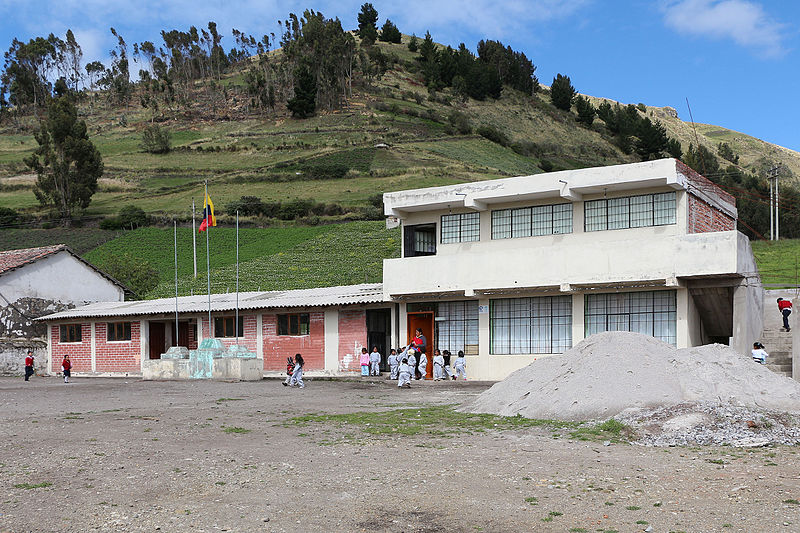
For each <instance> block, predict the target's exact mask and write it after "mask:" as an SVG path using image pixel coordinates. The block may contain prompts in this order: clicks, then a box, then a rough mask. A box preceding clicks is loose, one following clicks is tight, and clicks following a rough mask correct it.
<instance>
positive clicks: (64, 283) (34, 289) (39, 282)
mask: <svg viewBox="0 0 800 533" xmlns="http://www.w3.org/2000/svg"><path fill="white" fill-rule="evenodd" d="M0 292H2V294H3V296H4V297H5V298H6V299H7V300H9V301H10V302H15V301H17V300H19V299H20V298H41V299H43V300H53V301H58V302H63V303H72V304H75V305H85V304H88V303H92V302H110V301H122V300H123V299H124V297H125V291H124V289H123V288H122V287H121V286H120V285H118V284H116V283H114V282H112V281H111V280H109V279H108V278H106V277H105V276H103V275H102V274H100V273H99V272H97V270H95V269H93V268H92V267H90V266H88V265H87V264H86V263H84V262H83V261H81V260H80V259H78V258H76V257H75V256H73V255H72V254H71V253H70V252H68V251H66V250H62V251H60V252H57V253H54V254H51V255H48V256H46V257H43V258H41V259H39V260H37V261H35V262H33V263H30V264H27V265H24V266H22V267H20V268H18V269H16V270H13V271H11V272H8V273H6V274H4V275H2V276H0Z"/></svg>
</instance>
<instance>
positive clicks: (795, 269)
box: [751, 239, 800, 286]
mask: <svg viewBox="0 0 800 533" xmlns="http://www.w3.org/2000/svg"><path fill="white" fill-rule="evenodd" d="M751 246H752V247H753V255H755V257H756V264H757V265H758V272H759V274H760V275H761V282H762V283H767V284H786V285H787V286H789V285H792V286H795V285H800V239H786V240H781V241H753V242H751Z"/></svg>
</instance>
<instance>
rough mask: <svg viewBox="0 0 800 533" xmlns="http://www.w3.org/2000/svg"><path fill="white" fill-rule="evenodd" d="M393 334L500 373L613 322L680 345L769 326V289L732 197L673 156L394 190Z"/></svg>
mask: <svg viewBox="0 0 800 533" xmlns="http://www.w3.org/2000/svg"><path fill="white" fill-rule="evenodd" d="M384 206H385V214H386V215H387V216H388V217H389V220H388V222H387V223H388V224H389V225H394V224H398V223H399V224H400V226H401V227H402V232H403V247H402V257H400V258H398V259H387V260H384V273H383V276H384V282H383V291H384V299H385V300H386V301H392V302H397V303H399V313H398V314H399V320H398V324H397V332H396V335H397V336H398V337H399V341H400V342H401V343H402V342H405V341H406V339H409V338H411V337H412V336H413V331H414V329H415V328H417V327H420V328H422V330H423V332H424V334H425V335H426V336H427V338H428V339H429V343H430V345H431V346H430V347H431V348H440V349H442V350H444V349H448V350H450V351H451V352H453V353H454V354H455V353H456V350H464V351H465V353H466V354H467V364H468V368H469V369H470V374H471V375H472V376H475V377H477V378H480V379H502V378H504V377H505V376H507V375H508V374H509V373H510V372H512V371H514V370H516V369H517V368H520V367H522V366H525V365H527V364H528V363H530V362H531V361H532V360H533V359H534V358H537V357H548V356H551V355H553V354H557V353H561V352H563V351H565V350H567V349H569V348H570V347H572V346H573V345H575V344H576V343H578V342H580V341H581V340H583V339H584V338H585V337H587V336H589V335H591V334H593V333H597V332H600V331H606V330H628V331H637V332H641V333H646V334H649V335H653V336H655V337H657V338H660V339H662V340H664V341H665V342H669V343H671V344H674V345H676V346H678V347H688V346H696V345H700V344H706V343H709V342H724V343H730V344H731V345H732V346H734V347H735V348H736V349H738V350H739V351H741V352H742V353H748V352H749V346H750V345H752V342H753V340H754V339H757V338H758V336H759V335H760V333H761V329H762V327H761V322H762V312H761V310H762V306H763V303H762V302H763V298H762V296H761V294H762V289H761V283H760V278H759V276H758V271H757V269H756V266H755V260H754V258H753V255H752V251H751V249H750V244H749V241H748V239H747V238H746V237H745V236H744V235H743V234H741V233H739V232H738V231H736V229H735V228H736V217H737V213H736V207H735V203H734V198H733V197H732V196H731V195H729V194H727V193H725V192H724V191H722V190H721V189H720V188H719V187H717V186H716V185H714V184H713V183H712V182H710V181H709V180H707V179H706V178H704V177H702V176H700V175H698V174H697V173H696V172H694V171H693V170H691V169H690V168H688V167H687V166H686V165H684V164H683V163H681V162H680V161H677V160H675V159H663V160H659V161H652V162H645V163H635V164H628V165H617V166H610V167H599V168H588V169H581V170H569V171H563V172H553V173H548V174H538V175H533V176H523V177H515V178H504V179H497V180H490V181H482V182H474V183H465V184H460V185H451V186H445V187H431V188H425V189H416V190H408V191H400V192H393V193H386V194H384Z"/></svg>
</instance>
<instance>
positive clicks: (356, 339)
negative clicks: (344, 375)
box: [339, 309, 367, 372]
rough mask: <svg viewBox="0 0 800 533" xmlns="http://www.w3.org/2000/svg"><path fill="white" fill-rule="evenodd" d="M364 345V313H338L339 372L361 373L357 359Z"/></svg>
mask: <svg viewBox="0 0 800 533" xmlns="http://www.w3.org/2000/svg"><path fill="white" fill-rule="evenodd" d="M366 344H367V313H366V311H364V310H363V309H356V310H353V311H339V371H341V372H348V371H350V372H361V363H360V362H359V357H360V356H361V348H363V347H365V346H366Z"/></svg>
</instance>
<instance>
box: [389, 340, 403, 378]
mask: <svg viewBox="0 0 800 533" xmlns="http://www.w3.org/2000/svg"><path fill="white" fill-rule="evenodd" d="M388 363H389V379H397V367H399V366H400V361H399V359H398V358H397V350H395V349H394V348H392V350H391V352H389V360H388Z"/></svg>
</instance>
